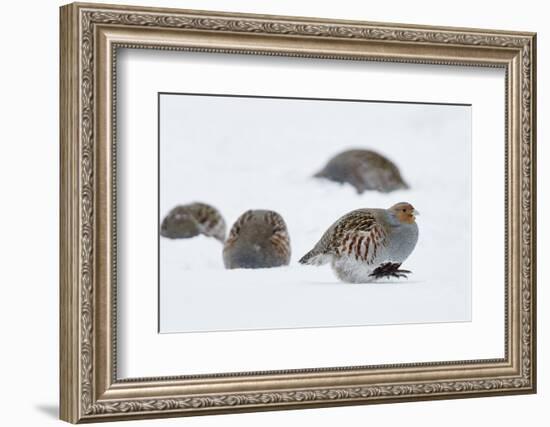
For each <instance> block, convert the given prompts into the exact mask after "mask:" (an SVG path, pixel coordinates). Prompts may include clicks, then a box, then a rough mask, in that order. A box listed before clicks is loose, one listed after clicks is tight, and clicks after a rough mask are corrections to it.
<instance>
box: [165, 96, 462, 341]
mask: <svg viewBox="0 0 550 427" xmlns="http://www.w3.org/2000/svg"><path fill="white" fill-rule="evenodd" d="M160 108H161V115H160V117H161V126H160V130H161V132H160V219H161V220H162V218H163V217H164V215H165V214H166V213H167V212H168V211H169V210H170V209H171V208H172V207H173V206H175V205H177V204H183V203H189V202H192V201H202V202H206V203H209V204H212V205H214V206H216V207H217V208H218V209H219V210H220V211H221V213H222V214H223V216H224V218H225V219H226V222H227V225H228V228H230V227H231V225H232V224H233V222H234V221H235V220H236V219H237V217H238V216H239V215H240V214H241V213H243V212H244V211H245V210H247V209H251V208H255V209H272V210H275V211H277V212H279V213H280V214H281V215H282V216H283V218H284V219H285V221H286V223H287V226H288V229H289V232H290V238H291V244H292V251H293V254H292V260H291V264H290V265H289V266H288V267H283V268H275V269H261V270H225V269H224V267H223V261H222V255H221V253H222V245H221V244H220V243H219V242H218V241H216V240H214V239H210V238H206V237H203V236H200V237H196V238H193V239H186V240H170V239H165V238H161V240H160V265H159V268H160V316H159V317H160V330H161V332H163V333H168V332H190V331H211V330H243V329H271V328H304V327H326V326H350V325H375V324H398V323H422V322H457V321H469V320H471V277H470V276H471V172H470V168H471V111H470V107H468V106H456V105H420V104H392V103H372V102H342V101H311V100H289V99H258V98H241V97H239V98H227V97H211V96H189V95H162V96H161V103H160ZM348 148H370V149H374V150H377V151H379V152H380V153H382V154H384V155H386V156H388V157H389V158H390V159H392V160H393V161H394V162H395V163H396V164H397V165H398V166H399V167H400V169H401V172H402V175H403V177H404V179H405V180H406V181H407V182H408V183H409V185H410V186H411V189H410V190H403V191H397V192H393V193H390V194H380V193H376V192H366V193H364V194H363V195H357V193H356V192H355V190H354V189H353V188H352V187H351V186H348V185H339V184H336V183H332V182H328V181H323V180H318V179H314V178H312V177H311V176H312V175H313V173H315V172H316V171H318V170H319V169H320V168H321V167H322V166H323V165H324V163H325V162H326V161H327V160H328V159H329V158H330V157H331V156H333V155H334V154H336V153H338V152H340V151H342V150H344V149H348ZM400 201H408V202H410V203H412V204H413V205H414V206H415V207H416V208H417V210H419V211H420V213H421V216H420V217H419V218H418V219H417V222H418V225H419V230H420V237H419V241H418V245H417V247H416V249H415V251H414V252H413V254H412V255H411V256H410V257H409V259H408V260H407V261H406V262H405V264H404V265H403V268H406V269H409V270H412V272H413V274H411V275H410V276H409V279H400V280H397V279H396V280H391V281H389V280H388V281H384V282H382V283H372V284H344V283H341V282H339V281H338V280H337V279H336V277H335V276H334V274H333V272H332V271H331V269H330V267H329V266H323V267H310V266H302V265H299V264H298V259H299V258H300V257H301V256H302V255H303V254H304V253H305V252H307V251H308V250H309V249H311V247H312V246H313V245H314V244H315V243H316V242H317V240H318V239H319V237H320V236H321V234H322V233H323V232H324V231H325V230H326V228H327V227H328V226H329V225H331V224H332V223H333V222H334V221H335V220H336V219H337V218H339V217H340V216H341V215H343V214H344V213H346V212H348V211H350V210H353V209H357V208H360V207H389V206H391V205H393V204H394V203H396V202H400Z"/></svg>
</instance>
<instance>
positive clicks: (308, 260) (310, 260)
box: [299, 249, 331, 265]
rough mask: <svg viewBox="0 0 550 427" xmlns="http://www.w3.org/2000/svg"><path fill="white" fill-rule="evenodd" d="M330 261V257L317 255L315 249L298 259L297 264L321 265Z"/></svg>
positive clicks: (321, 254)
mask: <svg viewBox="0 0 550 427" xmlns="http://www.w3.org/2000/svg"><path fill="white" fill-rule="evenodd" d="M330 260H331V256H330V255H327V254H323V253H319V252H317V251H316V250H315V249H312V250H311V251H309V252H308V253H307V254H305V255H304V256H303V257H302V258H301V259H300V261H299V263H300V264H307V265H323V264H326V263H328V262H330Z"/></svg>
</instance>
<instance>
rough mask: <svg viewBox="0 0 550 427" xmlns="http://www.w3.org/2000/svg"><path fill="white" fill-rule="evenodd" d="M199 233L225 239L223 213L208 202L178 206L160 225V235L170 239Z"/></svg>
mask: <svg viewBox="0 0 550 427" xmlns="http://www.w3.org/2000/svg"><path fill="white" fill-rule="evenodd" d="M199 234H204V235H205V236H208V237H214V238H216V239H218V240H219V241H220V242H223V241H224V240H225V221H224V219H223V217H222V215H221V213H220V212H219V211H218V210H217V209H216V208H215V207H213V206H210V205H207V204H206V203H199V202H195V203H190V204H188V205H179V206H176V207H175V208H173V209H172V210H171V211H170V212H168V215H166V217H165V218H164V220H163V221H162V224H161V226H160V235H161V236H163V237H167V238H169V239H188V238H191V237H195V236H198V235H199Z"/></svg>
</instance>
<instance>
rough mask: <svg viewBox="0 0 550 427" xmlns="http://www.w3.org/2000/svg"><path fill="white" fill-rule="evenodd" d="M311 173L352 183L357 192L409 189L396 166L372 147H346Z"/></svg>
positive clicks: (385, 191) (384, 191)
mask: <svg viewBox="0 0 550 427" xmlns="http://www.w3.org/2000/svg"><path fill="white" fill-rule="evenodd" d="M314 176H315V177H316V178H325V179H329V180H331V181H336V182H339V183H341V184H344V183H348V184H351V185H352V186H353V187H355V190H356V191H357V193H359V194H361V193H363V192H364V191H366V190H375V191H380V192H381V193H389V192H391V191H395V190H401V189H407V188H409V186H408V185H407V183H406V182H405V181H404V180H403V178H402V177H401V173H400V172H399V169H398V167H397V166H396V165H395V164H394V163H393V162H392V161H391V160H390V159H388V158H386V157H384V156H382V155H381V154H379V153H376V152H375V151H372V150H347V151H344V152H342V153H340V154H337V155H336V156H334V157H333V158H331V159H330V160H329V162H328V163H327V164H326V165H325V167H324V168H323V169H322V170H321V171H319V172H317V173H316V174H315V175H314Z"/></svg>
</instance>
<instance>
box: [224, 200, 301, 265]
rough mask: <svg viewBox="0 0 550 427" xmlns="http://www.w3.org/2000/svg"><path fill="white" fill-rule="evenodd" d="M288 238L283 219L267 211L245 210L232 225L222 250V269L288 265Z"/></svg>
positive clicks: (289, 251) (289, 250)
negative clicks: (223, 266) (223, 267)
mask: <svg viewBox="0 0 550 427" xmlns="http://www.w3.org/2000/svg"><path fill="white" fill-rule="evenodd" d="M290 255H291V249H290V237H289V235H288V230H287V227H286V224H285V221H284V220H283V217H282V216H281V215H280V214H278V213H277V212H274V211H270V210H248V211H246V212H245V213H243V214H242V215H241V216H240V217H239V218H238V219H237V221H236V222H235V224H233V227H231V230H230V232H229V237H228V238H227V241H226V242H225V245H224V248H223V260H224V264H225V267H226V268H228V269H232V268H268V267H278V266H282V265H288V263H289V262H290Z"/></svg>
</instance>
